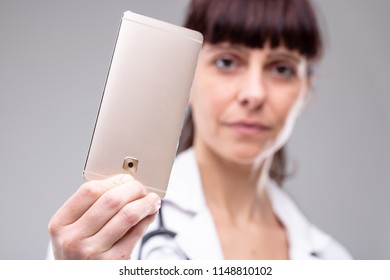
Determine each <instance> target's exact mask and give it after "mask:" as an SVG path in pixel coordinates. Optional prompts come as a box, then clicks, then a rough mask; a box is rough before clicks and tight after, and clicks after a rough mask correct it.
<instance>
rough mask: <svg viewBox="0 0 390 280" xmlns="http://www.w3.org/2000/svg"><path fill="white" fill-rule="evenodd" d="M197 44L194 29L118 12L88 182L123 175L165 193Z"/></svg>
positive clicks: (200, 39)
mask: <svg viewBox="0 0 390 280" xmlns="http://www.w3.org/2000/svg"><path fill="white" fill-rule="evenodd" d="M202 42H203V36H202V34H201V33H199V32H197V31H193V30H190V29H187V28H184V27H181V26H176V25H173V24H170V23H166V22H163V21H160V20H156V19H153V18H150V17H146V16H142V15H139V14H136V13H133V12H130V11H127V12H125V13H124V14H123V17H122V21H121V25H120V29H119V33H118V36H117V41H116V44H115V49H114V53H113V56H112V61H111V65H110V69H109V73H108V76H107V80H106V85H105V88H104V92H103V96H102V99H101V103H100V108H99V112H98V116H97V119H96V123H95V128H94V132H93V135H92V140H91V143H90V147H89V151H88V155H87V159H86V163H85V167H84V172H83V175H84V178H85V179H86V180H96V179H104V178H107V177H110V176H113V175H116V174H125V173H129V174H131V175H133V176H134V177H135V178H136V179H137V180H139V181H140V182H141V183H142V184H144V185H145V186H147V187H148V189H149V191H153V192H156V193H157V194H158V195H159V196H160V197H163V196H164V195H165V193H166V189H167V186H168V182H169V176H170V173H171V169H172V165H173V161H174V158H175V155H176V150H177V146H178V141H179V137H180V131H181V128H182V124H183V119H184V114H185V109H186V107H187V104H188V99H189V95H190V89H191V85H192V80H193V78H194V74H195V69H196V64H197V61H198V56H199V52H200V49H201V46H202Z"/></svg>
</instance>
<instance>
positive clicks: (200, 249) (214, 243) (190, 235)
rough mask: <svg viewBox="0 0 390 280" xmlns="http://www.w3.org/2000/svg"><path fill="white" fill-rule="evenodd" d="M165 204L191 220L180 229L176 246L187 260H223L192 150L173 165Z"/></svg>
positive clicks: (182, 155)
mask: <svg viewBox="0 0 390 280" xmlns="http://www.w3.org/2000/svg"><path fill="white" fill-rule="evenodd" d="M165 200H167V201H170V202H171V203H173V204H174V205H176V207H179V208H181V209H182V210H183V211H185V212H187V213H191V216H192V217H191V218H190V219H191V220H190V222H189V223H186V224H187V226H186V227H179V228H178V231H177V235H176V237H175V240H176V242H178V245H179V246H180V248H181V249H182V250H183V251H184V253H185V254H186V255H187V257H188V258H190V259H222V258H223V257H222V253H221V247H220V243H219V239H218V235H217V231H216V228H215V225H214V220H213V218H212V216H211V213H210V212H209V210H208V208H207V205H206V202H205V198H204V194H203V190H202V185H201V178H200V174H199V169H198V165H197V163H196V159H195V154H194V151H193V149H192V148H190V149H188V150H187V151H185V152H183V153H181V154H180V155H179V156H178V157H177V159H176V161H175V164H174V168H173V170H172V176H171V181H170V184H169V187H168V192H167V195H166V197H165Z"/></svg>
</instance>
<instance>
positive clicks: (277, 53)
mask: <svg viewBox="0 0 390 280" xmlns="http://www.w3.org/2000/svg"><path fill="white" fill-rule="evenodd" d="M267 57H268V58H281V57H283V58H286V59H289V60H292V61H294V62H295V63H299V62H300V61H301V58H300V57H299V56H298V55H295V54H292V53H290V52H285V51H274V52H271V53H269V54H268V55H267Z"/></svg>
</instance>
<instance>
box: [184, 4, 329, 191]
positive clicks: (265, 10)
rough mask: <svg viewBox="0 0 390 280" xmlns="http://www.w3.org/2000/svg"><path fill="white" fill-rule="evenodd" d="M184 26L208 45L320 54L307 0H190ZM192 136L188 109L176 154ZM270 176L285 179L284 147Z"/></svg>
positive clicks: (310, 58)
mask: <svg viewBox="0 0 390 280" xmlns="http://www.w3.org/2000/svg"><path fill="white" fill-rule="evenodd" d="M185 26H186V27H187V28H190V29H194V30H197V31H199V32H201V33H202V34H203V36H204V40H205V42H208V43H211V44H217V43H220V42H230V43H235V44H242V45H245V46H248V47H251V48H263V47H264V45H265V43H269V44H270V47H271V48H277V47H278V46H281V45H283V46H285V47H286V48H288V49H290V50H297V51H298V52H299V53H300V54H301V55H303V56H304V57H306V58H307V59H308V61H309V64H311V63H310V62H313V61H315V60H317V59H319V58H320V57H321V55H322V40H321V34H320V30H319V27H318V23H317V21H316V17H315V13H314V10H313V7H312V6H311V4H310V2H309V0H193V1H192V2H191V4H190V6H189V10H188V15H187V19H186V22H185ZM309 68H310V69H311V67H309ZM308 74H309V75H311V71H309V73H308ZM193 137H194V124H193V120H192V115H191V110H189V112H188V114H187V116H186V119H185V121H184V126H183V130H182V134H181V137H180V143H179V148H178V153H180V152H182V151H184V150H186V149H188V148H189V147H191V146H192V145H193ZM270 177H271V178H272V179H273V180H275V181H276V182H277V183H278V184H279V185H282V183H283V181H284V180H285V178H286V155H285V150H284V148H281V149H280V150H279V151H278V152H276V153H275V155H274V158H273V162H272V166H271V170H270Z"/></svg>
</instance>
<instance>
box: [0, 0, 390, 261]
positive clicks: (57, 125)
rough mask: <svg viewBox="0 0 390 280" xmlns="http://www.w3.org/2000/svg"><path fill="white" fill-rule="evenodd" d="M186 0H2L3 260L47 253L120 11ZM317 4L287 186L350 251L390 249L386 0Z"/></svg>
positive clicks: (90, 122)
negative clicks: (319, 54)
mask: <svg viewBox="0 0 390 280" xmlns="http://www.w3.org/2000/svg"><path fill="white" fill-rule="evenodd" d="M187 4H188V1H184V0H164V1H159V0H153V1H152V0H133V1H131V0H128V1H124V0H121V1H92V0H85V1H76V0H69V1H53V0H46V1H44V0H37V1H27V0H24V1H21V0H13V1H4V0H1V2H0V35H1V36H0V131H1V132H0V133H1V138H0V143H1V145H0V175H1V177H0V179H1V180H0V182H1V186H0V221H1V225H0V226H1V230H0V259H43V258H45V255H46V249H47V243H48V240H49V235H48V233H47V223H48V221H49V219H50V217H51V216H52V215H53V213H54V212H55V210H56V209H57V208H58V207H59V206H60V205H61V204H62V203H63V202H64V201H65V200H66V199H67V198H68V197H69V196H70V195H71V194H72V193H73V192H74V191H75V190H76V189H77V188H78V186H79V185H80V184H81V183H82V182H83V179H82V170H83V167H84V162H85V158H86V154H87V151H88V145H89V142H90V138H91V134H92V131H93V126H94V123H95V117H96V115H97V111H98V106H99V103H100V98H101V94H102V91H103V87H104V83H105V79H106V75H107V71H108V67H109V64H110V60H111V55H112V51H113V48H114V44H115V39H116V35H117V31H118V28H119V23H120V19H121V16H122V13H123V12H124V11H126V10H132V11H134V12H137V13H140V14H144V15H147V16H151V17H155V18H158V19H161V20H164V21H168V22H171V23H175V24H179V25H180V24H182V23H183V19H184V14H185V10H186V7H187ZM316 4H317V5H316V6H318V7H317V8H318V10H319V16H320V22H321V24H322V25H323V27H324V28H323V30H324V33H325V42H326V55H325V58H324V60H323V63H322V64H321V65H320V67H319V68H318V69H317V72H316V79H315V82H314V90H313V92H312V98H311V100H310V102H309V104H308V107H307V109H306V110H305V112H304V114H303V115H302V117H301V118H300V119H299V120H298V123H297V126H296V129H295V131H294V134H293V136H292V138H291V140H290V142H289V144H288V151H289V156H290V163H291V165H292V166H294V167H295V168H296V169H297V174H296V175H295V176H294V177H293V178H291V180H289V181H288V183H287V184H286V185H285V188H286V189H287V191H288V192H289V193H291V195H292V197H293V198H294V200H295V201H297V203H298V205H299V206H300V208H301V209H302V210H303V211H304V213H305V214H306V215H307V216H308V217H309V219H310V220H311V221H312V222H313V223H315V224H316V225H318V226H319V227H320V228H322V229H323V230H325V231H326V232H328V233H330V234H331V235H332V236H334V237H335V238H336V239H337V240H339V241H340V242H341V243H342V244H344V245H345V247H346V248H347V249H348V250H349V251H350V252H351V253H352V255H353V256H354V257H355V258H357V259H390V238H389V236H390V214H389V213H390V203H389V202H390V188H389V187H390V184H389V182H390V180H389V179H390V149H389V147H388V146H389V143H390V127H389V124H390V94H389V77H390V70H389V62H390V59H389V50H390V36H389V31H388V28H389V26H390V21H389V16H388V11H390V2H389V1H388V0H371V1H367V0H341V1H339V0H327V1H320V0H317V1H316ZM183 187H185V186H183Z"/></svg>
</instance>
